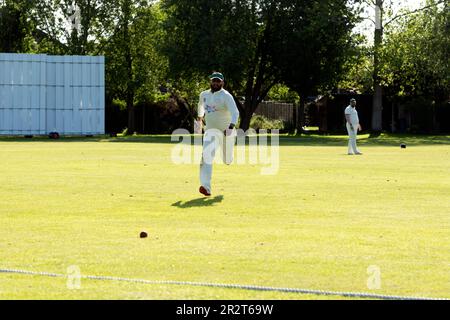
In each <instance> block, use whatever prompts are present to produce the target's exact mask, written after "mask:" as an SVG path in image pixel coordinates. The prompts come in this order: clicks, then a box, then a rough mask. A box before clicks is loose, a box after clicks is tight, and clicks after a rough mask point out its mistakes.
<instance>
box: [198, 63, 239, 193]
mask: <svg viewBox="0 0 450 320" xmlns="http://www.w3.org/2000/svg"><path fill="white" fill-rule="evenodd" d="M209 79H210V81H211V83H210V86H211V89H210V90H206V91H203V92H202V93H200V99H199V102H198V123H199V124H200V125H201V124H202V123H203V119H204V120H205V124H206V130H205V134H204V136H203V153H202V161H201V163H200V183H201V186H200V188H199V192H200V193H202V194H203V195H205V196H210V195H211V176H212V164H213V161H214V156H215V153H216V149H217V148H218V147H220V148H221V149H222V159H223V161H224V163H226V164H231V162H232V161H233V146H234V143H235V137H236V130H235V126H236V123H237V121H238V118H239V111H238V108H237V106H236V103H235V102H234V99H233V96H232V95H231V94H230V93H229V92H228V91H227V90H225V89H223V85H224V77H223V75H222V74H221V73H219V72H213V73H212V74H211V75H210V76H209Z"/></svg>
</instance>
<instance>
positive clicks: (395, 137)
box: [0, 133, 450, 147]
mask: <svg viewBox="0 0 450 320" xmlns="http://www.w3.org/2000/svg"><path fill="white" fill-rule="evenodd" d="M187 137H188V136H186V138H187ZM190 138H191V143H193V142H194V137H193V136H192V135H191V136H190ZM347 139H348V137H347V136H346V135H319V134H302V135H296V136H292V135H280V146H322V147H326V146H345V145H346V144H347V141H348V140H347ZM180 141H181V139H176V140H175V141H171V136H170V135H136V136H118V137H109V136H107V135H99V136H94V137H83V136H63V137H61V138H60V139H58V140H52V139H49V138H48V137H45V136H36V137H34V138H31V139H27V138H24V137H6V136H0V142H20V143H29V142H47V143H65V142H103V143H157V144H177V143H179V142H180ZM269 141H270V139H269ZM246 143H248V138H246ZM358 143H361V144H363V145H373V146H399V145H400V144H401V143H406V144H407V145H410V146H414V145H435V144H448V145H450V135H413V134H387V133H382V134H379V135H378V134H377V135H369V134H368V133H362V134H360V135H359V136H358Z"/></svg>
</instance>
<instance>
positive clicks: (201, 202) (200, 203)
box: [172, 195, 223, 209]
mask: <svg viewBox="0 0 450 320" xmlns="http://www.w3.org/2000/svg"><path fill="white" fill-rule="evenodd" d="M222 200H223V196H222V195H219V196H215V197H214V198H207V197H202V198H197V199H193V200H189V201H185V202H183V201H177V202H175V203H172V207H178V208H182V209H184V208H193V207H208V206H212V205H213V204H215V203H219V202H222Z"/></svg>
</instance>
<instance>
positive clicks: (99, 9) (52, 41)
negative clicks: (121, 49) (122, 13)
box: [32, 0, 119, 55]
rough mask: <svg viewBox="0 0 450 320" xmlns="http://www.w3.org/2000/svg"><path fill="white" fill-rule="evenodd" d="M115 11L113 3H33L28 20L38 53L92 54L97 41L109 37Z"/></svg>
mask: <svg viewBox="0 0 450 320" xmlns="http://www.w3.org/2000/svg"><path fill="white" fill-rule="evenodd" d="M118 11H119V10H118V5H117V2H116V1H113V0H42V1H36V8H35V9H34V10H33V14H32V18H33V21H34V22H35V25H36V28H35V30H34V37H35V39H36V40H37V41H38V43H39V49H40V52H46V53H51V54H71V55H87V54H95V53H96V52H97V47H98V44H99V42H98V40H99V39H101V38H103V37H108V36H111V35H112V34H113V32H114V29H115V24H116V21H117V19H116V18H115V16H116V15H117V13H118Z"/></svg>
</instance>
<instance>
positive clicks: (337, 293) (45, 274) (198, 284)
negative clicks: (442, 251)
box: [0, 268, 450, 300]
mask: <svg viewBox="0 0 450 320" xmlns="http://www.w3.org/2000/svg"><path fill="white" fill-rule="evenodd" d="M0 273H6V274H22V275H33V276H43V277H57V278H66V277H67V275H65V274H61V273H51V272H38V271H28V270H20V269H2V268H0ZM80 278H81V279H89V280H102V281H122V282H133V283H142V284H152V285H179V286H196V287H214V288H228V289H241V290H253V291H276V292H286V293H300V294H312V295H327V296H343V297H350V298H367V299H382V300H450V299H449V298H432V297H412V296H393V295H383V294H373V293H366V292H345V291H328V290H311V289H299V288H279V287H266V286H255V285H243V284H224V283H212V282H191V281H173V280H145V279H132V278H122V277H112V276H89V275H81V276H80Z"/></svg>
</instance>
